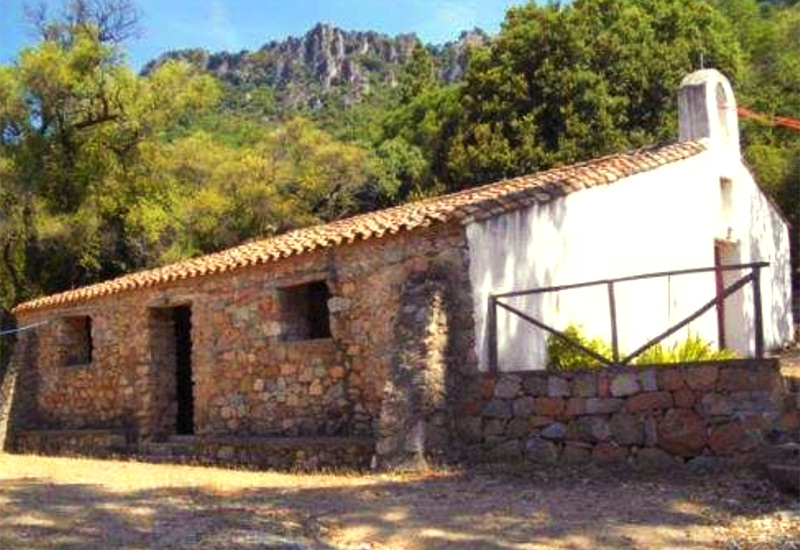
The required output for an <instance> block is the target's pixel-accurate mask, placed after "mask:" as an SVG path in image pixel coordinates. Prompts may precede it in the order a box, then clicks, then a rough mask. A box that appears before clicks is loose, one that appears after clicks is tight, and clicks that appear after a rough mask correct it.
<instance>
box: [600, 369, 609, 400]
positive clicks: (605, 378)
mask: <svg viewBox="0 0 800 550" xmlns="http://www.w3.org/2000/svg"><path fill="white" fill-rule="evenodd" d="M610 396H611V375H610V374H609V373H607V372H599V373H597V397H610Z"/></svg>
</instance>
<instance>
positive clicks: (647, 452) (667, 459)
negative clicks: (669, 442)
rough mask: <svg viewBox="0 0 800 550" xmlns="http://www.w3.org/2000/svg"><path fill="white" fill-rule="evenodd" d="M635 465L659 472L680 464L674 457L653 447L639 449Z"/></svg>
mask: <svg viewBox="0 0 800 550" xmlns="http://www.w3.org/2000/svg"><path fill="white" fill-rule="evenodd" d="M635 463H636V466H638V467H640V468H643V469H646V470H661V469H665V468H672V467H674V466H678V465H679V464H680V462H679V461H678V460H677V459H676V458H675V457H674V456H671V455H669V454H667V453H665V452H664V451H662V450H661V449H656V448H654V447H649V448H646V449H640V450H639V452H638V453H636V459H635Z"/></svg>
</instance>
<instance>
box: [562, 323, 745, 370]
mask: <svg viewBox="0 0 800 550" xmlns="http://www.w3.org/2000/svg"><path fill="white" fill-rule="evenodd" d="M564 334H565V335H566V336H568V337H569V338H570V339H571V340H574V341H576V342H579V343H580V344H581V345H583V346H584V347H586V348H588V349H590V350H592V351H594V352H595V353H598V354H600V355H602V356H603V357H607V358H609V359H611V357H612V350H611V346H610V345H608V344H607V343H605V342H604V341H603V340H602V339H601V338H589V337H587V336H586V335H584V334H583V332H582V330H581V328H580V326H578V325H576V324H570V325H569V326H568V327H567V328H566V329H565V330H564ZM625 355H626V354H625V352H624V351H620V356H621V357H625ZM734 358H736V354H735V353H734V352H733V351H732V350H729V349H721V350H718V349H714V347H713V346H712V344H711V343H709V342H706V341H705V340H703V339H702V338H700V336H697V335H695V334H689V336H688V337H687V338H686V340H683V341H682V342H676V343H675V344H673V345H671V346H668V347H665V346H663V345H662V344H656V345H654V346H651V347H649V348H647V349H646V350H645V351H644V353H642V354H641V355H639V356H638V357H636V358H635V359H634V360H633V364H634V365H660V364H672V363H688V362H692V361H721V360H725V359H734ZM605 366H606V365H605V364H603V363H601V362H600V361H598V360H597V359H595V358H594V357H592V356H590V355H588V354H586V353H585V352H583V351H582V350H579V349H578V348H576V347H574V346H572V345H570V344H568V343H566V342H565V341H564V340H562V339H561V338H558V337H556V336H555V335H553V334H551V335H549V336H548V337H547V368H548V369H549V370H553V371H570V370H586V369H599V368H603V367H605Z"/></svg>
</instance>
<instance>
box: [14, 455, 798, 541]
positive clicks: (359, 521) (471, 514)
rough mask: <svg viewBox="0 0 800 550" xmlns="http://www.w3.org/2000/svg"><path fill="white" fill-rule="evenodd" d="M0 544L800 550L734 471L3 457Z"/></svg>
mask: <svg viewBox="0 0 800 550" xmlns="http://www.w3.org/2000/svg"><path fill="white" fill-rule="evenodd" d="M0 548H1V549H2V550H17V549H29V548H36V549H39V548H47V549H51V548H52V549H56V548H58V549H60V550H73V549H74V550H79V549H80V550H100V549H123V548H124V549H126V550H127V549H130V550H138V549H187V550H192V549H203V550H211V549H230V550H250V549H271V550H311V549H343V550H344V549H346V550H386V549H392V550H422V549H436V550H443V549H455V548H458V549H478V550H484V549H485V550H512V549H513V550H517V549H519V550H521V549H526V550H528V549H530V550H533V549H537V550H544V549H547V550H551V549H552V550H565V549H570V550H589V549H592V550H604V549H626V550H629V549H648V550H649V549H655V550H667V549H670V550H672V549H687V550H689V549H691V550H699V549H706V548H711V549H717V548H719V549H724V550H746V549H751V550H752V549H758V550H767V549H769V550H800V501H798V500H797V499H792V498H788V497H784V496H781V495H779V494H778V493H776V492H775V491H774V490H773V488H772V487H771V486H770V485H769V484H768V483H766V482H764V481H762V480H761V479H760V478H759V477H758V476H757V475H756V474H754V473H751V472H749V471H746V470H742V471H727V472H723V473H716V474H713V475H709V474H691V473H689V472H687V471H685V470H680V471H676V472H672V473H666V474H660V475H655V476H654V475H653V474H652V473H651V474H647V475H644V474H641V473H637V472H632V471H629V470H616V471H614V470H600V469H597V468H595V467H587V468H586V469H569V470H568V469H564V468H563V467H562V468H560V469H558V470H549V471H547V470H536V471H530V470H528V471H525V472H522V471H519V470H505V471H499V470H493V471H490V470H477V471H468V472H467V471H434V472H429V473H427V474H424V475H422V474H418V475H397V474H395V475H377V474H374V475H372V474H367V475H354V474H350V475H346V474H317V475H301V474H279V473H269V472H266V473H265V472H246V471H235V470H225V469H218V468H198V467H192V466H176V465H153V464H143V463H136V462H122V461H97V460H84V459H69V458H44V457H34V456H16V455H0Z"/></svg>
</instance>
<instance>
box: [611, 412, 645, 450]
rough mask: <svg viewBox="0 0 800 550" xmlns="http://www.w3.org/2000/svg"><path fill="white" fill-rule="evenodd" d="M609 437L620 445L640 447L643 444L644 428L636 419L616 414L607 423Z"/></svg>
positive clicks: (625, 414) (627, 415)
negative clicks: (609, 429) (609, 430)
mask: <svg viewBox="0 0 800 550" xmlns="http://www.w3.org/2000/svg"><path fill="white" fill-rule="evenodd" d="M609 427H610V428H611V437H612V439H613V440H614V441H616V442H617V443H619V444H620V445H641V444H642V443H643V442H644V426H643V424H642V421H641V420H639V419H638V418H637V417H635V416H633V415H631V414H627V413H622V412H621V413H617V414H615V415H614V416H612V417H611V421H610V422H609Z"/></svg>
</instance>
